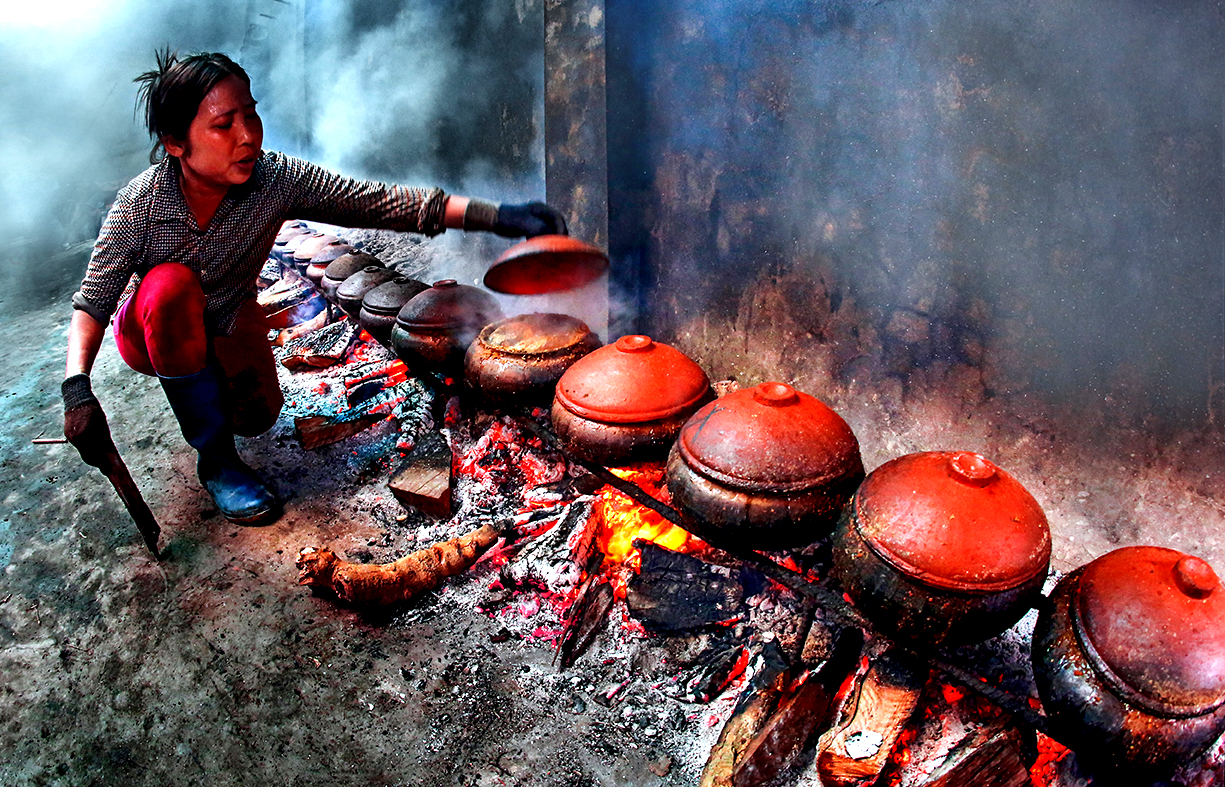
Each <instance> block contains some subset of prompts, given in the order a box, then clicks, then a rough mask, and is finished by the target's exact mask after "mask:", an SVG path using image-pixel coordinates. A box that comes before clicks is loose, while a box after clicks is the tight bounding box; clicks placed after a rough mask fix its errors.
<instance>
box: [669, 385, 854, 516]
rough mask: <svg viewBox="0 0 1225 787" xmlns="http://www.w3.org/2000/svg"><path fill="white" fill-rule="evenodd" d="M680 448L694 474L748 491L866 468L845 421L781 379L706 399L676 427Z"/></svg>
mask: <svg viewBox="0 0 1225 787" xmlns="http://www.w3.org/2000/svg"><path fill="white" fill-rule="evenodd" d="M677 449H678V450H679V452H680V454H681V458H683V459H684V460H685V462H686V463H687V464H688V465H689V466H690V467H691V468H692V469H694V470H696V471H697V472H699V473H702V474H703V475H706V476H708V477H710V478H713V479H714V480H716V481H719V482H721V483H723V484H725V485H728V486H732V487H735V488H739V489H745V490H751V491H759V492H795V491H799V490H802V489H809V488H811V487H814V486H817V485H821V484H826V483H829V482H831V481H834V480H838V479H841V478H845V477H848V476H853V475H859V474H862V473H863V461H862V460H861V459H860V455H859V441H858V440H856V439H855V435H854V433H853V432H852V431H851V427H850V426H848V425H847V423H846V421H844V420H842V417H841V416H840V415H838V414H837V413H836V412H834V411H833V410H832V409H830V408H829V407H828V406H827V405H826V404H825V403H824V402H822V401H821V400H819V399H817V398H816V397H815V396H810V395H809V394H806V393H802V392H800V391H797V390H796V389H795V388H792V387H791V386H790V385H787V384H786V383H778V382H771V383H762V384H761V385H757V386H754V387H752V388H745V389H742V390H739V391H736V392H734V393H730V394H728V395H726V396H724V397H722V398H721V399H717V400H716V401H713V402H711V403H710V404H707V405H706V406H705V407H703V408H702V409H700V410H698V411H697V412H696V413H694V414H693V415H692V416H690V418H689V420H688V421H686V422H685V425H684V426H683V427H681V432H680V437H679V442H678V444H677Z"/></svg>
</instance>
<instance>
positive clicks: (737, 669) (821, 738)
mask: <svg viewBox="0 0 1225 787" xmlns="http://www.w3.org/2000/svg"><path fill="white" fill-rule="evenodd" d="M319 322H320V325H319V326H318V330H323V329H324V328H325V326H326V325H328V323H327V322H326V320H320V321H319ZM350 322H351V320H350V319H349V318H344V317H342V318H340V320H339V321H336V322H332V323H330V324H331V325H342V326H344V325H349V324H350ZM351 333H352V334H353V339H352V341H351V342H350V343H348V344H347V345H346V347H345V348H344V351H343V353H340V354H339V355H336V357H335V361H334V363H333V364H331V365H325V364H323V363H321V362H300V360H301V356H302V353H303V352H304V351H303V350H302V349H301V348H302V346H303V345H302V344H301V343H299V344H289V345H287V349H286V350H284V351H283V352H284V355H285V358H286V359H290V358H292V359H293V362H291V363H284V361H283V363H284V365H285V367H286V369H285V371H284V372H283V384H284V385H285V388H286V391H287V393H288V395H287V400H288V402H289V405H288V406H289V408H290V409H291V410H294V408H297V409H296V410H294V413H295V416H296V417H297V418H298V419H299V428H300V432H301V436H302V438H303V444H304V445H307V446H308V447H309V446H312V445H320V444H325V443H326V442H327V441H331V440H336V439H344V438H345V437H347V436H349V435H351V434H353V433H354V431H355V430H359V429H361V428H366V427H368V426H369V425H371V424H373V423H377V422H379V421H382V420H387V419H394V420H395V422H396V424H397V427H398V429H399V437H398V439H397V441H396V446H397V449H398V450H397V454H398V456H396V457H393V458H392V460H391V461H390V462H389V465H394V466H393V467H389V473H390V474H391V475H392V476H393V479H392V486H393V489H395V490H397V497H399V498H400V499H401V500H402V501H411V502H408V503H407V504H408V505H410V506H411V507H412V508H415V509H417V510H418V511H425V512H427V513H430V514H431V516H430V517H428V518H421V517H418V518H415V519H414V520H413V521H412V522H411V523H410V524H406V525H405V527H411V528H413V530H414V534H415V546H416V548H417V551H416V552H413V553H411V554H409V555H405V556H403V557H401V558H400V559H399V560H397V561H395V562H393V563H389V564H382V565H378V564H371V563H368V562H361V561H360V560H359V561H357V562H349V561H345V560H341V559H340V558H339V557H337V556H335V555H331V557H330V558H328V559H329V560H333V561H334V562H333V563H332V564H329V566H328V568H327V569H326V572H323V573H329V575H330V576H335V577H339V578H340V579H339V581H337V582H324V581H321V580H320V579H319V575H320V573H321V570H320V569H319V568H318V565H319V562H320V560H321V559H322V558H323V557H326V555H325V553H327V555H330V552H329V551H328V550H327V549H326V547H307V548H305V549H303V552H302V554H301V555H300V556H299V566H300V568H302V571H303V574H302V583H303V584H307V585H311V586H313V587H315V588H317V589H321V590H326V591H329V592H332V593H334V594H335V595H337V596H338V597H339V598H340V599H341V600H343V601H347V602H348V603H351V604H354V605H357V606H361V605H362V604H364V603H378V604H397V605H402V604H405V603H408V604H410V605H412V604H415V603H418V602H417V601H416V600H417V599H418V598H419V597H420V596H421V595H423V594H426V593H431V592H438V593H441V594H444V595H449V596H450V597H451V598H452V600H456V599H460V598H466V599H467V600H468V601H469V602H470V603H471V604H472V607H473V609H474V613H476V612H477V611H479V613H483V614H486V615H489V616H490V617H491V618H493V619H494V620H495V621H497V622H498V623H499V624H500V625H501V626H502V632H503V633H502V634H500V635H499V636H497V637H495V638H494V640H493V643H492V644H494V645H495V646H496V645H498V644H501V643H509V642H511V641H512V640H513V641H521V642H523V643H529V644H531V645H533V646H537V647H548V648H552V649H553V650H554V651H555V652H556V654H557V657H556V659H555V663H557V665H558V668H559V672H558V681H559V685H562V682H565V685H567V686H569V687H570V689H573V688H574V687H575V686H585V687H586V689H587V692H588V693H589V696H591V697H592V698H593V699H594V700H595V701H596V702H597V703H599V704H601V705H607V706H609V707H612V706H614V705H618V704H620V703H623V702H624V703H626V704H625V706H624V707H625V712H626V718H627V719H629V718H631V717H632V718H634V719H635V722H634V725H633V729H634V730H636V731H637V732H639V733H642V734H644V735H646V736H647V738H648V739H650V740H651V741H653V742H654V743H655V744H657V745H658V746H663V745H664V744H665V743H667V745H668V746H669V747H670V748H671V749H672V750H673V751H675V752H678V753H680V752H684V756H683V757H680V756H679V754H678V760H683V761H680V762H676V763H673V762H668V763H665V764H661V765H660V768H661V769H662V770H663V771H664V772H667V770H668V769H670V768H672V767H674V766H675V767H679V768H681V769H682V770H683V772H684V773H686V774H689V775H691V776H692V777H693V780H694V781H695V782H698V781H700V783H701V784H702V785H703V787H716V786H717V785H736V786H737V787H744V785H749V784H767V783H768V784H794V785H805V786H807V785H817V784H820V785H823V786H824V787H833V786H834V785H838V786H839V787H851V785H856V786H858V785H869V784H876V785H891V786H894V785H896V786H898V787H956V786H957V785H971V784H973V785H988V787H991V786H992V785H1001V786H1004V787H1022V785H1035V786H1036V787H1063V786H1064V785H1067V786H1068V787H1071V785H1077V786H1078V787H1079V786H1080V785H1087V784H1094V783H1100V784H1102V785H1106V784H1109V783H1110V782H1107V781H1103V780H1102V777H1094V776H1092V775H1090V774H1089V773H1087V772H1085V771H1084V770H1083V769H1082V767H1081V766H1080V764H1078V762H1077V758H1076V757H1075V756H1073V755H1072V754H1071V753H1070V751H1069V750H1068V749H1067V748H1065V747H1064V745H1063V744H1062V743H1060V742H1058V741H1057V740H1056V739H1055V738H1053V737H1051V736H1050V734H1049V733H1050V730H1049V728H1048V726H1047V721H1048V720H1047V719H1046V717H1045V716H1044V715H1043V712H1042V711H1043V709H1042V704H1041V703H1040V702H1039V701H1038V700H1037V699H1036V698H1035V697H1034V696H1033V695H1034V692H1033V691H1032V689H1031V686H1032V682H1033V678H1032V674H1031V668H1030V664H1029V646H1030V639H1031V637H1032V631H1033V627H1034V622H1035V618H1036V614H1035V613H1033V612H1030V613H1029V614H1028V615H1026V616H1025V617H1024V618H1023V619H1022V620H1021V622H1020V623H1018V624H1016V625H1015V626H1012V627H1010V628H1008V630H1007V631H1005V632H1004V633H1003V634H1002V635H1000V636H998V637H996V638H994V639H993V640H991V641H989V642H986V643H980V644H977V645H972V646H958V645H955V644H950V645H949V646H947V647H945V648H944V649H942V651H941V652H940V655H939V658H936V657H932V658H930V659H929V658H927V657H926V656H923V655H920V654H916V653H914V652H912V651H910V650H907V649H906V646H905V645H903V646H898V645H895V644H894V643H893V642H891V641H890V640H889V639H887V638H886V637H884V636H881V635H879V634H876V633H874V632H873V631H872V630H871V629H872V628H873V627H871V626H868V625H866V624H863V625H861V624H862V623H863V618H862V617H861V616H860V615H859V613H858V612H857V611H856V610H855V609H854V608H853V607H852V606H851V605H850V603H849V599H847V598H845V597H843V596H842V591H841V589H839V588H838V587H837V586H835V585H830V584H829V579H830V575H831V573H832V572H833V566H832V562H831V561H832V556H831V554H830V553H829V550H828V547H826V546H823V545H822V543H820V542H819V543H818V544H816V545H814V546H811V547H807V548H803V549H780V551H777V552H772V553H767V554H766V555H762V554H760V553H756V554H754V555H752V556H750V555H748V554H746V553H744V552H741V551H738V550H736V549H732V550H731V551H727V548H726V547H727V544H725V543H724V541H723V540H722V539H714V540H704V539H703V538H699V537H698V536H697V535H694V534H693V533H691V532H690V531H689V530H686V529H685V528H684V527H681V526H680V524H679V523H678V520H677V516H679V515H677V514H676V512H675V511H674V510H672V509H671V508H670V507H669V506H670V504H671V503H672V500H671V498H670V495H669V490H668V486H667V483H666V476H665V466H664V463H663V462H662V461H659V462H649V461H642V462H635V463H633V464H629V465H627V466H625V467H620V468H613V469H611V470H606V471H605V474H597V475H596V476H595V477H593V475H592V474H591V473H590V472H589V471H590V470H591V468H590V466H589V465H590V462H585V461H579V460H575V458H574V457H572V456H571V455H570V454H569V453H568V452H567V450H566V445H565V443H564V441H558V440H557V439H556V438H555V437H553V436H551V433H550V432H549V425H548V415H549V414H548V412H547V411H545V410H543V409H541V408H539V407H537V408H535V409H532V408H526V407H521V408H519V409H517V410H516V409H515V408H513V407H506V408H503V407H494V406H492V405H491V404H490V403H488V402H485V401H482V400H479V399H477V400H472V399H470V398H468V397H466V396H465V395H464V394H463V392H462V391H461V390H459V388H458V386H457V385H456V383H455V381H454V380H453V379H443V378H441V377H433V376H431V375H428V374H420V375H418V374H414V370H413V369H412V368H411V365H410V366H409V367H406V366H405V364H404V363H403V362H401V361H400V360H398V359H397V358H396V357H395V356H394V355H393V354H391V353H390V352H389V351H388V350H387V349H386V348H385V347H382V346H380V345H379V344H378V343H377V342H375V341H374V340H372V338H371V337H370V336H369V335H368V334H365V333H364V332H361V331H358V330H352V331H351ZM306 335H309V334H306ZM325 338H327V337H325ZM316 344H318V345H319V347H321V348H327V349H328V351H329V352H332V353H333V354H335V347H334V345H335V343H334V342H326V341H317V342H316ZM306 346H307V347H308V350H307V351H306V352H312V353H317V352H318V351H317V350H315V349H311V348H313V345H311V344H309V343H307V345H306ZM630 350H632V351H635V352H637V351H640V350H641V348H637V347H635V348H630ZM311 357H315V356H311ZM291 367H292V369H291ZM732 388H734V386H727V385H723V386H721V387H720V390H719V391H718V393H719V394H721V395H725V394H727V393H729V390H730V389H732ZM767 393H768V394H771V395H772V398H770V400H769V401H763V402H762V403H761V404H762V405H763V406H766V407H778V406H780V404H785V403H787V402H790V401H791V400H793V399H794V398H795V394H794V392H791V391H790V390H789V389H788V390H787V391H778V392H775V391H768V392H767ZM767 398H769V397H767ZM784 400H785V401H784ZM694 401H695V402H698V401H699V400H698V399H697V398H696V397H695V399H694ZM975 457H976V455H965V454H959V455H956V456H954V457H953V458H952V459H951V460H950V461H953V462H954V463H955V464H956V465H957V468H960V470H959V472H960V473H961V474H962V475H964V476H965V478H966V479H968V482H969V483H970V484H971V485H973V484H980V483H982V482H983V480H984V479H985V478H988V477H990V475H991V473H993V472H995V470H994V469H993V468H991V467H989V466H988V467H984V466H982V465H981V463H978V459H976V458H975ZM957 463H960V464H957ZM988 464H989V463H988ZM609 474H610V475H609ZM406 478H407V479H409V480H408V481H405V479H406ZM779 478H782V475H781V474H780V476H779ZM779 478H774V479H771V481H772V482H775V483H782V482H781V481H779ZM805 481H806V482H807V479H805ZM787 483H791V482H790V481H789V480H788V481H787ZM397 484H398V486H397ZM630 491H634V492H635V494H634V495H633V496H631V495H630V494H627V492H630ZM772 493H773V492H771V494H772ZM643 494H645V495H646V496H647V497H648V498H649V500H647V501H646V502H650V501H651V500H653V501H655V502H656V503H658V505H644V504H643V500H644V498H643ZM822 494H824V491H823V492H822ZM767 499H768V498H767ZM431 506H434V507H433V508H431ZM669 511H671V512H672V513H671V514H670V515H667V514H666V512H669ZM694 524H696V523H694ZM696 529H697V530H698V531H699V535H706V533H704V532H701V528H696ZM715 535H718V534H715ZM359 557H360V556H359ZM369 557H370V556H369V555H366V556H365V559H366V560H369ZM750 557H752V559H749V558H750ZM402 577H408V579H407V580H404V581H403V582H402V583H401V584H400V585H397V584H396V583H397V582H400V581H401V579H400V578H402ZM448 580H449V581H448ZM827 585H829V586H828V587H827ZM363 586H370V587H377V592H376V593H373V594H370V595H366V596H362V595H361V594H360V593H357V594H355V592H354V591H353V588H355V587H356V588H361V587H363ZM465 594H466V595H465ZM631 649H633V650H637V651H638V652H644V651H649V652H650V653H651V654H652V657H651V658H650V659H648V660H649V661H651V662H652V663H653V666H652V668H651V669H649V670H645V671H641V674H637V673H636V671H635V670H627V671H626V672H625V673H624V674H623V675H622V676H621V677H619V678H616V677H612V676H610V675H609V673H608V669H607V668H608V667H609V665H611V664H614V663H617V661H618V659H619V658H622V657H623V655H624V653H626V652H627V651H628V650H631ZM948 662H955V663H956V664H962V665H966V664H968V665H971V666H970V667H969V668H953V667H950V666H949V664H948ZM568 690H569V689H568ZM628 697H633V701H632V703H631V702H630V701H629V700H628V699H627V698H628ZM631 709H632V712H631ZM1223 772H1225V755H1223V753H1222V746H1221V743H1220V742H1217V744H1216V745H1215V746H1214V748H1212V749H1211V750H1210V751H1209V753H1208V754H1207V755H1206V756H1205V757H1204V758H1202V759H1201V760H1200V761H1197V762H1194V763H1189V764H1188V765H1187V766H1186V767H1185V768H1184V770H1182V771H1180V772H1178V773H1175V774H1173V775H1172V776H1171V777H1170V778H1171V779H1172V781H1170V782H1169V783H1170V784H1172V785H1180V786H1185V787H1206V785H1208V784H1213V783H1215V782H1214V780H1215V779H1218V778H1219V777H1220V776H1221V774H1222V773H1223Z"/></svg>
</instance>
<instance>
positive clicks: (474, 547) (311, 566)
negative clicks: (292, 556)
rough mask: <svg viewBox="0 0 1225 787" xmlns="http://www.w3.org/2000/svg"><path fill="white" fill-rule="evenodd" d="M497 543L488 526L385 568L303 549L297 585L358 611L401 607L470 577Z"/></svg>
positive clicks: (323, 550) (325, 551)
mask: <svg viewBox="0 0 1225 787" xmlns="http://www.w3.org/2000/svg"><path fill="white" fill-rule="evenodd" d="M498 537H499V533H498V531H497V530H495V529H494V528H493V527H491V526H489V525H485V526H484V527H480V528H477V529H476V530H473V531H472V532H470V533H466V534H464V535H462V536H459V537H458V538H452V539H450V540H448V541H440V542H438V543H437V544H434V545H433V546H431V547H429V548H428V549H422V550H420V551H417V552H413V553H412V554H410V555H405V556H404V557H402V558H400V559H399V560H397V561H395V562H394V563H385V564H365V563H350V562H348V561H345V560H341V559H340V558H339V557H337V556H336V554H335V553H334V552H332V550H330V549H328V548H326V547H303V548H302V550H301V551H299V552H298V559H297V561H296V562H297V566H298V584H299V585H307V586H309V587H312V588H323V589H326V590H330V591H331V592H332V593H334V594H335V595H336V597H337V598H338V599H340V600H341V601H343V602H345V603H347V604H352V605H354V606H363V607H371V606H387V605H391V604H400V603H403V602H405V601H409V600H410V599H412V598H414V597H416V596H418V595H420V594H422V593H426V592H428V591H431V590H434V589H436V588H438V587H439V586H440V585H442V583H443V581H444V580H446V579H448V578H450V577H453V576H456V575H458V574H462V573H463V572H465V571H467V570H468V569H469V568H471V567H472V565H473V564H474V563H476V561H477V560H479V559H480V557H481V555H483V554H485V552H487V551H488V550H489V548H490V547H491V546H493V545H494V543H495V542H496V541H497V540H498Z"/></svg>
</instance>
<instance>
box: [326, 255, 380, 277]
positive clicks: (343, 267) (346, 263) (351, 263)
mask: <svg viewBox="0 0 1225 787" xmlns="http://www.w3.org/2000/svg"><path fill="white" fill-rule="evenodd" d="M371 265H379V266H382V265H383V263H382V262H380V261H379V258H378V257H375V256H374V255H373V254H367V253H366V252H364V251H351V252H349V253H348V254H342V255H340V256H339V257H337V258H336V259H334V260H332V261H331V262H329V263H328V266H327V267H326V268H324V270H323V277H324V278H325V279H331V280H332V281H335V282H342V281H344V280H345V279H347V278H349V277H350V276H352V275H353V274H355V273H357V272H358V271H360V270H362V269H364V268H368V267H370V266H371ZM384 267H385V266H384Z"/></svg>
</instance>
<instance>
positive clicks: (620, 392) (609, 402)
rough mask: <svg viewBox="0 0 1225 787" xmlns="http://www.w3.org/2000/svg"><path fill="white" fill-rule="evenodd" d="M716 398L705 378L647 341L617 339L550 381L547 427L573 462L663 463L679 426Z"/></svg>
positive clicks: (673, 352)
mask: <svg viewBox="0 0 1225 787" xmlns="http://www.w3.org/2000/svg"><path fill="white" fill-rule="evenodd" d="M714 398H715V394H714V391H713V390H712V389H711V387H710V379H709V378H708V377H707V376H706V372H704V371H702V368H701V367H700V366H698V365H697V364H696V363H694V361H693V360H692V359H690V358H689V357H688V356H687V355H685V354H684V353H682V352H681V351H680V350H677V349H676V348H675V347H671V346H669V345H667V344H661V343H659V342H656V341H654V340H652V339H651V337H649V336H642V335H631V336H622V337H621V338H620V339H618V340H617V341H616V342H615V343H614V344H610V345H607V346H604V347H601V348H600V349H598V350H595V351H594V352H592V353H590V354H589V355H586V356H584V357H583V358H580V359H579V360H578V361H576V362H575V363H574V365H573V366H571V367H570V368H569V369H567V370H566V372H565V374H563V375H562V376H561V379H560V380H558V382H557V391H556V393H555V395H554V397H553V407H552V410H551V415H552V421H553V428H554V430H555V431H556V432H557V436H558V437H559V438H560V439H561V441H562V444H563V445H564V446H566V447H567V448H568V449H569V450H570V451H571V452H573V453H574V454H575V455H577V456H579V457H582V458H584V459H587V460H588V461H592V462H598V463H600V464H603V465H611V466H617V465H624V464H628V463H631V462H641V461H648V460H660V461H662V460H663V459H664V458H665V457H666V456H667V453H668V449H669V448H670V447H671V446H672V443H673V442H674V441H675V440H676V436H677V434H678V433H679V432H680V430H681V426H683V425H684V423H685V421H687V420H688V419H689V416H691V415H693V413H694V412H696V411H697V409H698V408H700V407H701V406H702V405H704V404H706V403H707V402H709V401H711V400H712V399H714Z"/></svg>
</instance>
